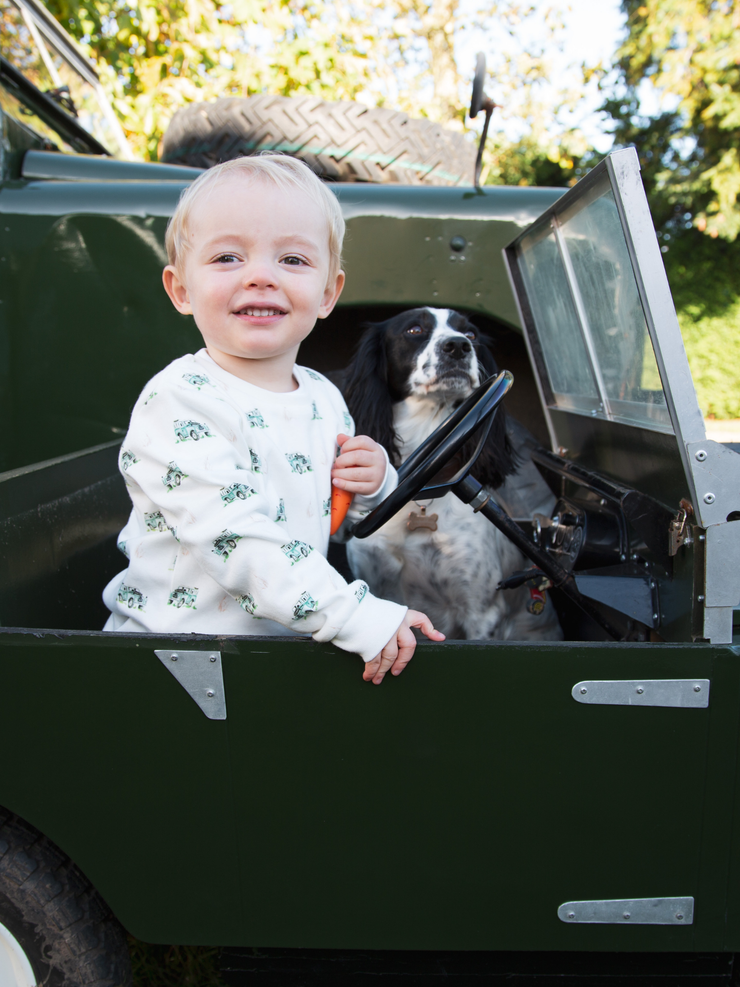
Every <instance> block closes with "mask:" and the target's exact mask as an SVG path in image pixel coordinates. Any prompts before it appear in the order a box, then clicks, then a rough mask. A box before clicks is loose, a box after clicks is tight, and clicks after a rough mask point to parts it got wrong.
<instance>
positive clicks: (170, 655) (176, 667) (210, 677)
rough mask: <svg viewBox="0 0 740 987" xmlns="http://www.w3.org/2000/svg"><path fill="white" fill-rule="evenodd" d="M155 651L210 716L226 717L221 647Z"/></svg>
mask: <svg viewBox="0 0 740 987" xmlns="http://www.w3.org/2000/svg"><path fill="white" fill-rule="evenodd" d="M154 654H155V655H156V656H157V658H159V660H160V661H161V662H162V664H163V665H164V667H165V668H166V669H167V671H168V672H170V673H171V674H172V675H173V676H174V677H175V678H176V679H177V681H178V682H179V683H180V685H181V686H182V687H183V689H184V690H185V691H186V692H187V694H188V695H189V696H190V697H191V699H194V700H195V702H196V703H197V704H198V705H199V706H200V708H201V709H202V710H203V712H204V713H205V714H206V716H207V717H208V719H209V720H225V719H226V690H225V689H224V676H223V670H222V667H221V652H220V651H179V650H178V651H155V652H154Z"/></svg>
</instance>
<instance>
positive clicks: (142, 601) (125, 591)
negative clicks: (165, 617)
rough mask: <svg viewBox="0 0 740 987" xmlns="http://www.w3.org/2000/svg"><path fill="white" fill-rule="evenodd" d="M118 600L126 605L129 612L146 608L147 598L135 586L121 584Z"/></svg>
mask: <svg viewBox="0 0 740 987" xmlns="http://www.w3.org/2000/svg"><path fill="white" fill-rule="evenodd" d="M116 600H117V601H118V602H119V603H124V604H125V605H126V606H127V607H128V608H129V610H134V609H136V610H143V609H144V607H145V606H146V601H147V598H146V597H145V596H144V594H143V593H141V592H140V591H139V590H138V589H136V587H135V586H127V585H126V584H125V583H121V585H120V587H119V590H118V595H117V596H116Z"/></svg>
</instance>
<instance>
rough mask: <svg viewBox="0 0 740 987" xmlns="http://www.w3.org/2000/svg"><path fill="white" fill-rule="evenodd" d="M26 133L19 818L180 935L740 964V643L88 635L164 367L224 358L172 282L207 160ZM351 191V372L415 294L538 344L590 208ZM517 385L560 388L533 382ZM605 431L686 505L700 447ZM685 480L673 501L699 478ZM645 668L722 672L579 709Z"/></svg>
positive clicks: (9, 196)
mask: <svg viewBox="0 0 740 987" xmlns="http://www.w3.org/2000/svg"><path fill="white" fill-rule="evenodd" d="M0 124H2V127H3V137H4V145H3V155H2V161H1V162H0V166H1V168H2V176H3V180H2V182H0V415H1V416H2V417H1V419H0V420H2V422H3V424H4V428H3V431H2V437H1V438H0V470H15V472H13V473H12V474H6V475H5V476H2V477H0V620H2V622H3V624H4V625H5V626H4V627H3V628H1V629H0V684H1V685H2V689H0V697H2V698H1V700H0V701H1V702H2V709H1V710H0V746H1V747H2V749H3V750H5V751H18V750H19V749H20V750H22V757H20V758H17V759H11V758H6V766H5V770H4V771H3V772H2V774H0V805H4V806H7V808H9V809H11V810H12V811H14V812H16V813H18V814H19V815H20V816H22V817H23V818H24V819H26V820H27V821H28V822H29V823H31V824H33V825H34V826H36V827H37V828H38V829H39V830H41V831H42V832H43V833H44V834H46V835H47V836H48V837H49V838H50V839H52V840H54V841H55V842H56V843H57V844H58V845H59V846H60V847H61V848H62V850H64V851H65V852H66V853H67V854H68V855H69V856H70V857H71V858H72V859H73V860H74V861H75V862H76V863H77V864H78V865H79V866H80V867H81V868H82V870H83V871H84V872H85V873H86V875H87V876H88V878H89V879H90V880H91V881H92V883H93V884H94V886H95V887H96V888H97V889H98V890H99V891H100V892H101V894H102V895H103V897H104V898H105V899H106V900H107V902H108V903H109V904H110V906H111V907H112V908H113V910H114V912H115V913H116V915H117V916H118V917H119V919H120V920H121V921H122V922H123V924H124V925H125V926H126V928H127V929H128V930H129V931H130V932H132V933H133V934H134V935H135V936H137V937H139V938H141V939H146V940H150V941H158V942H164V943H190V944H197V943H202V944H215V945H236V946H265V947H267V946H277V947H283V946H284V947H292V946H301V947H325V948H344V949H347V948H349V949H351V948H370V949H403V950H411V949H437V950H438V949H452V950H609V951H616V950H623V951H628V950H636V951H640V950H665V951H681V952H683V951H720V950H736V949H740V855H739V854H738V851H737V848H739V847H740V805H738V804H736V803H737V800H736V795H735V792H736V791H737V787H738V777H737V773H738V744H739V743H740V730H739V723H738V721H739V719H740V704H739V702H738V700H739V699H740V661H739V659H738V649H737V648H733V647H719V646H710V645H703V644H685V645H680V644H679V645H673V644H635V643H619V644H606V643H603V642H599V643H594V644H588V643H578V644H575V643H553V644H537V645H528V644H521V643H491V642H448V643H445V644H443V645H427V644H421V645H420V646H419V648H418V652H417V655H416V657H415V658H414V661H413V663H412V665H411V667H410V668H409V670H408V671H407V672H406V673H405V674H404V675H403V676H401V677H400V678H398V679H394V680H391V681H387V682H386V683H385V684H384V685H383V686H382V687H381V688H379V689H378V688H374V687H371V686H368V685H367V684H365V683H363V682H362V680H361V676H360V673H361V662H360V660H359V659H356V658H355V659H353V658H351V657H348V656H347V655H346V654H344V653H342V652H340V651H337V650H336V649H334V648H332V647H331V646H328V645H325V646H324V645H318V644H315V643H313V642H310V641H304V640H296V639H287V638H286V639H275V638H270V639H258V638H249V639H243V638H224V639H220V640H210V639H208V638H201V637H197V636H192V637H188V638H182V639H175V638H171V637H170V638H167V637H161V638H160V637H155V636H145V637H135V636H127V635H106V634H103V633H102V632H100V631H94V630H90V628H95V627H100V626H101V625H102V622H103V619H104V612H103V610H104V608H103V607H102V603H101V601H100V590H101V589H102V586H103V585H105V583H106V582H107V581H108V579H110V578H112V577H113V575H115V573H116V572H117V571H119V570H120V569H121V568H123V566H124V564H125V563H124V562H123V559H122V557H120V556H119V555H118V554H117V552H116V549H115V540H116V532H117V531H118V530H120V527H121V525H122V524H123V523H124V521H125V517H126V513H127V511H128V506H129V505H128V500H127V498H126V496H125V490H124V488H123V485H122V483H121V482H120V477H119V476H118V474H117V472H116V464H115V459H116V446H115V443H114V441H112V440H116V439H120V438H121V437H122V435H123V434H124V432H125V430H126V427H127V424H128V418H129V414H130V409H131V407H132V405H133V403H134V401H135V399H136V397H137V396H138V394H139V393H140V391H141V389H142V388H143V386H144V384H145V382H146V380H147V379H148V378H149V377H150V376H152V375H153V374H154V373H155V372H157V371H158V370H159V369H161V367H162V366H164V365H165V364H166V363H168V362H169V361H170V360H172V359H173V358H175V357H177V356H180V355H181V354H182V353H184V352H187V351H192V350H194V349H197V348H198V347H199V346H200V345H201V342H200V337H199V335H198V333H197V331H196V329H195V326H194V324H193V322H192V320H191V319H189V318H184V317H181V316H179V315H178V314H177V313H176V312H175V310H174V309H173V307H172V306H171V304H170V303H169V301H168V300H167V297H166V295H165V293H164V291H163V289H162V286H161V270H162V267H163V266H164V264H165V263H166V256H165V252H164V247H163V242H164V232H165V227H166V223H167V218H168V217H169V216H170V215H171V214H172V211H173V210H174V208H175V205H176V203H177V200H178V196H179V195H180V193H181V191H182V189H183V188H185V187H186V184H187V180H189V179H190V178H192V177H193V175H194V174H195V173H196V172H194V171H193V172H192V173H188V174H187V175H183V173H182V171H181V170H179V169H176V168H172V167H169V168H166V167H162V166H157V165H149V164H144V163H130V162H121V161H113V160H111V159H103V158H95V157H94V156H86V155H66V154H65V155H62V154H48V153H45V152H44V151H43V146H44V145H43V142H41V141H39V142H38V143H36V142H35V141H34V139H33V135H31V136H30V137H29V134H28V133H26V132H25V130H24V129H23V128H22V127H21V126H20V125H19V124H17V123H16V122H15V121H13V120H11V118H10V117H5V118H2V119H0ZM29 133H30V132H29ZM29 150H30V152H31V153H26V152H28V151H29ZM334 190H335V192H336V194H337V196H338V198H339V200H340V202H341V204H342V209H343V211H344V215H345V217H346V219H347V223H348V237H347V241H346V245H345V268H346V271H347V286H346V289H345V292H344V295H343V297H342V305H341V306H340V307H339V308H338V309H337V311H336V312H335V313H333V314H332V316H331V318H330V320H328V323H327V324H325V325H323V326H319V327H318V328H317V329H316V330H315V332H314V334H313V335H312V337H310V339H309V341H307V344H306V348H305V350H304V351H303V352H304V353H305V354H306V362H307V363H309V365H313V366H316V367H317V368H319V369H322V370H330V369H337V368H339V367H341V366H343V365H344V364H345V363H346V360H347V358H348V353H349V352H350V351H351V348H352V345H353V344H354V342H355V341H356V340H357V339H358V338H359V333H360V324H361V323H362V321H363V320H364V319H365V318H368V317H373V318H374V317H378V316H379V314H380V315H382V317H385V315H384V314H383V313H386V312H387V311H390V310H391V309H396V310H397V309H401V308H406V307H409V306H412V305H422V304H425V305H431V306H438V307H455V308H459V309H464V310H466V311H468V312H472V313H474V314H477V315H478V316H479V317H480V322H481V324H482V326H483V327H484V328H488V329H489V330H490V328H491V327H494V328H497V329H499V330H501V336H500V339H504V337H505V335H506V332H507V331H508V330H509V329H511V328H514V329H516V327H518V316H517V312H516V307H515V303H514V299H513V295H512V292H511V289H510V287H509V283H508V280H507V277H506V273H505V268H504V265H503V261H502V258H501V249H502V247H503V246H504V245H505V244H507V243H509V242H510V241H511V240H512V239H513V238H514V237H515V236H516V235H517V233H519V232H520V231H521V230H522V229H523V228H524V227H526V226H527V225H528V224H529V223H530V222H532V221H533V220H534V219H536V218H537V217H538V216H539V215H540V214H541V213H542V212H543V211H544V210H545V209H546V208H547V207H548V206H550V205H551V204H552V202H554V201H555V199H556V198H558V197H559V195H560V190H558V189H530V188H486V189H483V190H481V189H478V190H473V189H460V188H455V189H452V188H426V189H423V188H403V187H389V186H370V185H338V186H335V187H334ZM453 237H457V238H459V237H462V238H464V239H465V245H464V247H463V248H462V249H461V250H455V249H453V248H452V246H451V241H452V239H453ZM509 335H511V333H510V334H509ZM498 341H499V339H497V342H498ZM504 342H505V340H504ZM510 352H512V353H515V351H514V350H511V349H510ZM527 374H529V375H530V376H529V378H527V376H526V375H527ZM517 377H518V379H519V381H520V382H521V381H522V379H524V380H527V379H528V380H529V381H530V382H531V389H530V391H528V392H527V394H528V398H527V400H530V402H531V401H534V400H536V399H535V389H534V383H533V380H532V378H531V371H530V370H529V369H528V368H526V367H523V368H522V372H521V373H520V371H519V368H517ZM519 387H521V383H520V385H519ZM516 413H517V414H520V412H519V411H518V410H517V412H516ZM571 425H572V432H573V435H574V436H575V435H576V431H577V429H578V428H583V427H584V426H583V422H576V423H571ZM589 428H592V432H589V433H588V434H589V435H590V434H592V433H593V436H594V443H593V446H594V447H593V448H592V447H591V446H588V443H586V445H587V446H588V449H587V452H588V456H591V453H593V457H592V458H588V457H586V458H587V460H588V462H589V463H590V464H591V465H593V464H594V463H596V464H597V466H598V468H600V469H603V471H604V472H605V473H606V474H609V473H611V474H612V475H613V476H614V477H615V478H616V479H620V480H622V481H625V482H626V481H627V480H628V479H629V475H628V474H629V470H630V469H632V470H633V471H637V473H639V479H640V481H641V482H642V481H643V480H644V479H645V476H647V477H648V479H650V478H651V476H652V474H653V473H654V474H656V475H655V476H654V477H653V480H654V481H655V482H654V483H653V484H652V486H650V490H651V491H652V492H655V493H656V495H658V494H660V492H661V490H662V489H663V487H664V486H665V485H666V482H667V481H666V475H667V474H666V468H665V463H666V462H668V461H669V460H670V454H671V451H672V450H671V448H670V442H671V440H668V439H665V440H664V438H663V437H661V438H660V441H659V442H657V443H656V445H655V448H650V449H648V450H647V452H645V454H644V455H643V456H642V459H640V457H636V456H635V455H634V450H633V449H631V448H630V446H629V441H628V440H626V441H623V438H624V437H622V438H619V440H618V441H617V440H612V439H609V442H608V445H609V448H608V449H606V450H602V448H601V444H600V443H601V440H600V438H599V435H598V434H597V432H596V426H593V427H592V426H590V425H589ZM620 434H621V433H620ZM625 434H628V433H625ZM97 444H101V446H100V448H97V449H92V450H90V449H88V448H87V447H90V446H95V445H97ZM582 444H583V443H582ZM82 449H85V450H86V451H85V452H84V453H80V455H78V456H68V457H66V458H63V459H59V460H58V461H55V462H52V463H47V464H41V465H38V466H34V467H32V468H29V469H22V468H19V467H23V466H24V465H25V464H32V463H33V464H38V463H39V461H41V460H47V459H51V458H52V457H62V456H64V455H65V454H67V453H71V452H73V451H74V450H82ZM638 460H639V462H638ZM625 471H626V472H625ZM651 471H652V472H651ZM668 486H669V487H670V489H671V502H672V500H673V498H674V495H675V491H676V490H678V488H679V487H680V477H675V476H673V475H671V476H670V478H669V480H668ZM674 488H675V490H674ZM647 555H648V556H649V552H648V553H647ZM664 575H665V578H664V579H663V577H662V576H661V575H660V573H659V574H658V578H659V580H661V579H662V582H661V600H662V601H663V607H664V609H665V610H666V616H665V618H664V620H665V622H666V626H671V627H679V629H680V634H681V635H682V636H684V637H688V636H689V633H690V631H689V629H688V628H687V626H686V625H687V624H688V619H689V618H688V616H687V614H686V613H685V612H684V611H685V610H686V607H685V605H684V604H685V600H686V599H687V598H688V597H689V596H690V593H691V585H692V583H691V581H692V576H693V574H692V572H691V555H690V554H689V551H688V549H682V550H681V552H680V554H679V555H678V556H676V559H675V569H674V574H673V575H674V579H673V583H672V585H673V586H674V587H678V590H680V592H678V590H676V591H675V592H674V591H673V590H671V588H670V586H668V585H667V584H668V582H669V578H668V574H667V573H665V574H664ZM664 582H665V583H666V587H665V589H664V587H663V583H664ZM672 592H673V596H671V593H672ZM677 601H678V602H677ZM674 611H675V612H674ZM16 624H17V625H22V627H23V628H24V629H18V628H17V627H16V629H13V625H16ZM9 625H10V626H9ZM44 627H47V628H49V627H50V628H56V629H53V630H44ZM60 627H65V628H76V627H82V628H86V630H81V631H78V630H74V629H73V630H59V629H58V628H60ZM173 647H179V648H186V647H187V648H195V649H203V650H206V649H208V648H212V649H217V650H218V651H219V652H220V653H221V655H222V660H223V672H224V683H225V692H226V706H227V714H228V715H227V719H226V720H224V721H212V720H209V719H207V718H206V716H205V715H204V714H203V713H202V712H201V710H200V709H199V708H198V707H197V705H196V704H195V702H194V701H193V700H192V699H191V698H190V697H189V696H188V694H187V693H186V692H185V690H184V689H183V688H182V687H181V686H180V685H179V683H178V682H177V681H176V680H175V679H174V677H173V676H172V675H170V674H169V672H168V669H167V667H165V666H164V665H163V664H162V663H161V662H160V661H159V659H158V658H157V657H156V656H155V654H154V651H155V649H157V648H161V649H168V648H173ZM632 678H634V679H637V678H647V679H649V678H671V679H672V678H708V679H710V680H711V696H710V703H709V707H708V708H707V709H676V708H670V709H663V708H634V707H629V706H625V707H618V706H590V705H584V704H582V703H578V702H576V701H574V699H573V698H572V696H571V690H572V688H573V686H574V685H575V684H576V683H577V682H579V681H581V680H584V679H632ZM686 895H692V896H694V897H695V899H696V912H695V921H694V924H693V925H692V926H687V927H658V926H629V925H625V926H618V927H614V926H608V925H566V924H564V923H562V922H560V921H559V919H558V918H557V908H558V906H559V905H560V904H562V903H563V902H565V901H569V900H579V899H601V898H632V897H667V896H686Z"/></svg>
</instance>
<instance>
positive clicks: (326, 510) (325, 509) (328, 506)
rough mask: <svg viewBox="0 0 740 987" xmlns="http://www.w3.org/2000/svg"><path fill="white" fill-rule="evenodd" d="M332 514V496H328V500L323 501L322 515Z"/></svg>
mask: <svg viewBox="0 0 740 987" xmlns="http://www.w3.org/2000/svg"><path fill="white" fill-rule="evenodd" d="M330 514H331V497H327V498H326V500H322V501H321V516H322V517H329V515H330Z"/></svg>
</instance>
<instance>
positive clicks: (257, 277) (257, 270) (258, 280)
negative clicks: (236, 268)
mask: <svg viewBox="0 0 740 987" xmlns="http://www.w3.org/2000/svg"><path fill="white" fill-rule="evenodd" d="M276 285H277V275H276V272H275V268H274V266H273V265H272V264H270V263H268V262H267V261H260V260H256V261H254V262H253V263H251V264H247V265H246V267H245V269H244V286H245V287H247V288H251V287H255V288H274V287H276Z"/></svg>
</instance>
